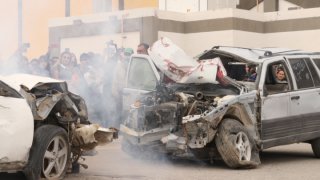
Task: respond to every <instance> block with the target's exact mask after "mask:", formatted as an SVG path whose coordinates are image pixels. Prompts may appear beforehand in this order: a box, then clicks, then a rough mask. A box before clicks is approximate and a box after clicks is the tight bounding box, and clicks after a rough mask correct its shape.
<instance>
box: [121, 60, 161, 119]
mask: <svg viewBox="0 0 320 180" xmlns="http://www.w3.org/2000/svg"><path fill="white" fill-rule="evenodd" d="M159 80H160V76H159V73H158V72H157V69H156V67H155V65H154V64H153V62H152V60H151V59H150V57H149V56H147V55H133V56H131V59H130V63H129V65H128V71H127V77H126V86H125V88H124V89H123V115H124V117H126V115H127V113H128V111H129V109H130V105H132V104H133V103H134V102H135V101H136V100H137V99H138V97H139V96H141V95H142V94H145V93H148V92H150V91H154V90H155V89H156V85H157V83H158V82H159Z"/></svg>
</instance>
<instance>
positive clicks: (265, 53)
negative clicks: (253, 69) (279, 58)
mask: <svg viewBox="0 0 320 180" xmlns="http://www.w3.org/2000/svg"><path fill="white" fill-rule="evenodd" d="M220 47H230V48H239V49H246V50H250V51H253V50H255V51H263V52H264V56H271V55H272V52H271V51H268V50H263V49H255V48H246V47H236V46H213V47H212V48H211V49H219V48H220Z"/></svg>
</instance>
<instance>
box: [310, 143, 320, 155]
mask: <svg viewBox="0 0 320 180" xmlns="http://www.w3.org/2000/svg"><path fill="white" fill-rule="evenodd" d="M311 147H312V151H313V154H314V156H315V157H316V158H320V138H317V139H314V140H312V141H311Z"/></svg>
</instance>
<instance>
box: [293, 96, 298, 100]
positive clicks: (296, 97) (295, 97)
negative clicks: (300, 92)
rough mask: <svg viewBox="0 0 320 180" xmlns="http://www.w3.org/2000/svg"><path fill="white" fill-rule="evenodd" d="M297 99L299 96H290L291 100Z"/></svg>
mask: <svg viewBox="0 0 320 180" xmlns="http://www.w3.org/2000/svg"><path fill="white" fill-rule="evenodd" d="M298 99H300V96H292V97H291V100H298Z"/></svg>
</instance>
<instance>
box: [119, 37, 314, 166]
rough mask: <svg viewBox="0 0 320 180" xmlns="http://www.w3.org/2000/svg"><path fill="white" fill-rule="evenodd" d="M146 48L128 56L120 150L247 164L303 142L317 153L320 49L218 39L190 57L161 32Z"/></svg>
mask: <svg viewBox="0 0 320 180" xmlns="http://www.w3.org/2000/svg"><path fill="white" fill-rule="evenodd" d="M149 54H150V56H141V55H134V56H132V58H131V61H130V64H129V69H128V76H127V77H128V79H127V86H126V88H125V89H124V90H123V93H124V102H133V103H132V105H131V107H130V108H128V107H127V106H124V108H125V109H124V110H125V112H128V118H127V119H126V120H125V122H124V123H123V124H122V125H121V127H120V131H121V133H122V135H123V137H124V138H123V149H124V150H125V151H127V152H131V151H132V150H133V149H135V150H138V151H140V152H141V150H142V151H155V152H162V153H165V154H169V155H173V156H180V157H189V156H191V155H192V156H193V157H198V158H201V159H207V160H212V159H215V158H222V159H223V161H224V162H225V163H226V164H227V165H228V166H229V167H231V168H244V167H245V168H252V167H256V166H257V165H259V164H260V157H259V151H261V150H263V149H267V148H270V147H274V146H279V145H285V144H292V143H298V142H308V143H311V144H312V149H313V152H314V154H315V156H316V157H318V158H319V157H320V138H319V137H320V128H319V127H320V111H319V106H320V104H319V102H320V101H319V100H320V95H319V92H320V78H319V74H320V70H319V69H320V53H308V52H302V51H299V50H288V49H279V48H262V49H251V48H239V47H223V46H217V47H213V48H212V49H210V50H208V51H205V52H204V53H202V54H200V55H199V56H197V57H196V58H195V59H193V62H191V60H190V58H188V57H186V56H185V55H181V54H183V53H182V52H181V49H179V48H177V47H176V46H175V45H174V44H173V43H171V42H170V41H169V40H167V39H161V40H159V41H157V42H156V43H155V44H154V45H153V46H152V47H151V48H150V51H149ZM184 61H185V62H184ZM184 63H185V64H186V65H184ZM204 64H209V65H208V66H212V67H205V66H206V65H204ZM197 69H198V70H197ZM206 69H209V70H210V71H209V72H208V71H206ZM248 69H249V70H248ZM250 69H252V71H251V70H250ZM197 71H198V72H197ZM210 72H211V74H210ZM278 73H282V79H278V78H280V75H278ZM251 75H254V77H253V78H251ZM283 76H284V78H283ZM138 97H139V98H138ZM135 99H138V100H136V101H135ZM317 99H319V100H317Z"/></svg>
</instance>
